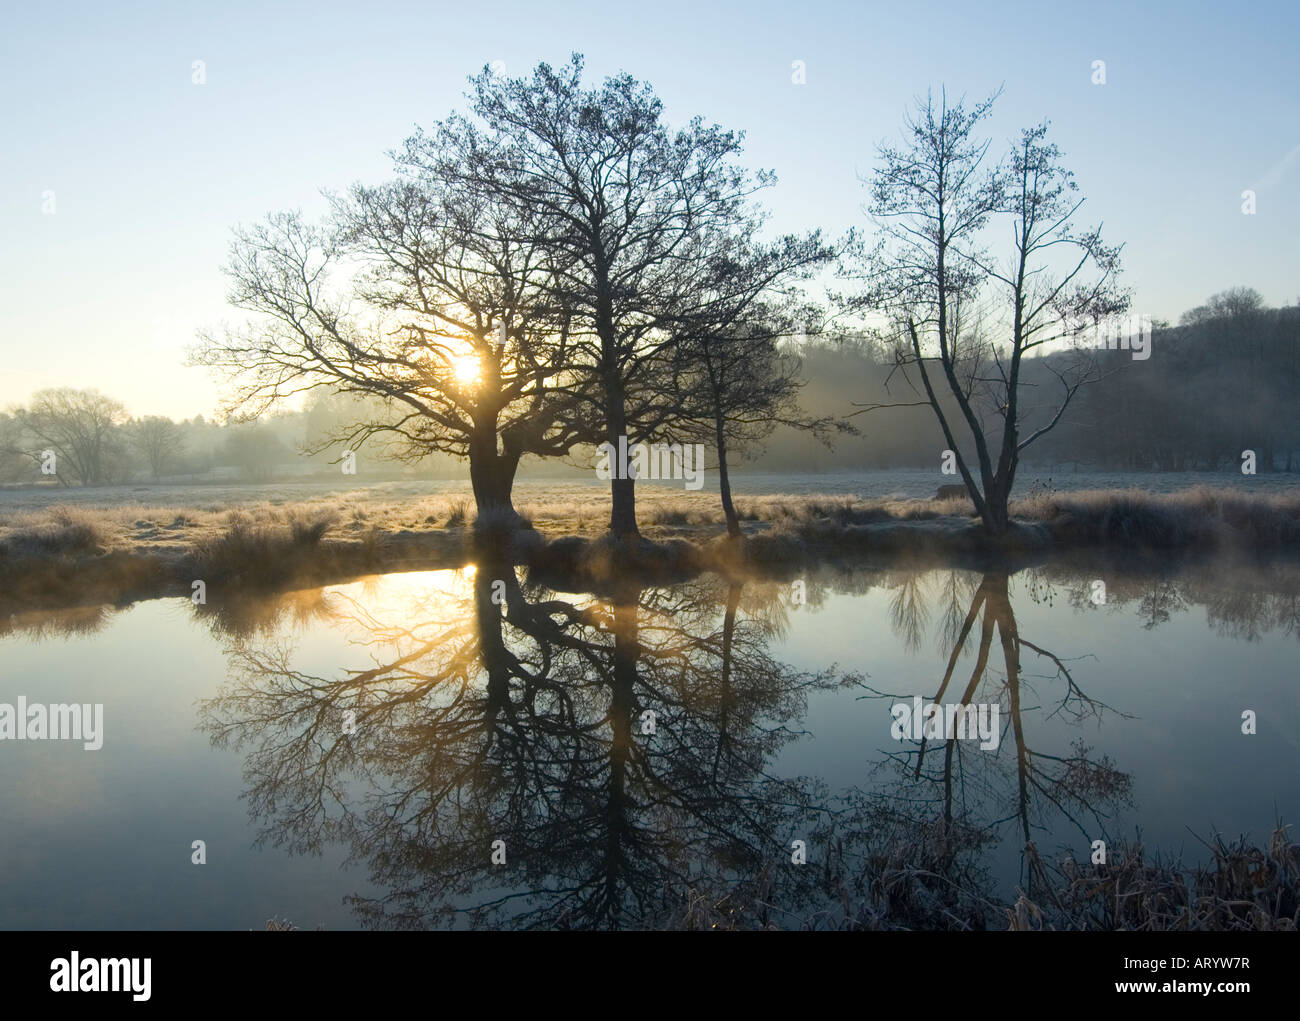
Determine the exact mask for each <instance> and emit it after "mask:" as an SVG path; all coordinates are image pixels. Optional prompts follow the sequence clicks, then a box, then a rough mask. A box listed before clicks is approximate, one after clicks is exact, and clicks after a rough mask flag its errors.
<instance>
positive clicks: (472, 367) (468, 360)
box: [451, 355, 479, 386]
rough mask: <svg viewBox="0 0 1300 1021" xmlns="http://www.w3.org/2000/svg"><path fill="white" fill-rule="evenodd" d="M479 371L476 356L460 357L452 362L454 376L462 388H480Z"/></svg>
mask: <svg viewBox="0 0 1300 1021" xmlns="http://www.w3.org/2000/svg"><path fill="white" fill-rule="evenodd" d="M478 369H479V366H478V358H477V357H476V356H475V355H460V356H459V357H456V358H453V359H452V361H451V371H452V374H453V375H454V376H455V377H456V382H457V383H459V384H460V385H461V386H478V381H479V379H478Z"/></svg>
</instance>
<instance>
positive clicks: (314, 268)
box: [194, 179, 572, 512]
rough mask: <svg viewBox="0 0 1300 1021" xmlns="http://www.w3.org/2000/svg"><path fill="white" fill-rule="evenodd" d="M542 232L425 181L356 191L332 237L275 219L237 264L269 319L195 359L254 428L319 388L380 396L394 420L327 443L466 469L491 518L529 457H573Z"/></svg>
mask: <svg viewBox="0 0 1300 1021" xmlns="http://www.w3.org/2000/svg"><path fill="white" fill-rule="evenodd" d="M522 215H523V216H526V215H527V214H526V213H524V214H522ZM533 233H535V231H532V230H528V229H524V228H523V227H522V226H521V222H520V220H519V219H517V218H514V216H513V212H512V210H510V209H507V208H503V207H492V208H489V207H487V206H485V204H484V203H483V202H482V201H481V200H479V199H478V198H477V197H476V196H473V195H470V194H467V193H465V192H463V191H461V192H453V191H452V190H451V189H448V188H443V187H440V186H439V185H438V183H437V182H434V181H431V180H427V179H426V180H424V181H418V182H417V181H412V180H403V181H397V182H394V183H392V184H389V185H386V186H383V187H379V188H364V187H356V188H354V189H352V190H351V192H350V193H349V194H348V195H346V196H344V197H341V198H338V199H336V200H335V201H334V204H333V210H332V213H331V215H330V217H329V218H327V220H326V221H325V223H324V224H323V225H321V226H313V225H309V224H307V223H305V222H304V221H303V219H302V217H301V216H300V215H299V214H297V213H281V214H276V215H273V216H270V217H268V219H267V221H266V222H265V223H262V224H258V225H256V226H253V227H249V228H244V229H241V230H239V231H238V232H237V235H236V240H235V242H234V244H233V246H232V249H231V261H230V264H229V266H228V267H227V273H228V275H229V276H230V278H231V279H232V281H233V284H234V287H233V290H232V292H231V296H230V300H231V302H232V303H233V304H234V305H236V306H237V307H239V308H243V309H246V310H248V311H250V312H253V313H255V314H256V315H257V321H256V322H255V323H254V324H252V325H250V326H249V327H246V328H244V329H242V330H237V331H228V332H227V333H226V334H225V335H224V336H222V337H216V336H213V335H211V334H208V335H205V336H204V337H203V338H202V341H201V343H200V345H199V347H198V349H197V350H196V351H195V354H194V360H195V361H197V362H198V363H200V364H206V365H209V366H212V367H214V368H216V369H217V370H218V371H220V372H221V373H222V374H224V375H225V376H226V377H227V378H228V379H229V380H231V381H232V382H233V383H234V384H235V387H234V389H233V391H232V393H231V395H230V397H229V400H228V403H227V411H228V412H237V413H239V414H240V415H242V416H246V417H255V416H256V415H258V414H261V413H262V412H264V411H266V410H267V409H269V408H270V407H272V406H274V405H275V404H276V403H278V402H280V401H281V400H283V399H284V398H286V397H289V396H291V395H293V394H296V393H301V392H304V391H311V390H316V389H318V388H324V389H326V390H328V391H329V392H332V393H336V394H350V395H358V396H371V397H375V398H379V399H380V400H381V401H382V402H384V403H383V406H384V407H385V408H386V409H387V410H388V412H389V414H387V415H386V416H375V415H370V416H368V417H366V418H365V419H364V420H359V421H356V422H353V423H350V424H348V425H346V426H345V427H343V428H342V429H340V430H338V431H337V432H336V433H335V434H333V435H331V436H330V437H329V438H328V439H327V440H326V442H325V446H330V445H344V444H345V445H347V446H349V447H351V448H356V447H359V446H360V445H361V444H363V443H365V442H366V441H367V440H368V439H370V438H372V437H382V438H383V439H384V440H387V441H389V442H388V444H387V450H388V452H389V453H391V454H392V456H395V457H397V458H398V459H401V460H406V461H409V462H413V461H417V460H419V459H420V458H422V457H424V456H426V455H427V454H429V453H431V452H435V451H436V452H444V453H450V454H453V455H456V456H467V457H468V458H469V461H470V478H471V482H472V484H473V487H474V494H475V498H476V503H477V504H478V507H479V510H480V512H482V511H484V510H486V509H487V508H489V507H493V506H496V507H503V508H506V509H509V507H510V503H511V501H510V491H511V486H512V484H513V481H514V475H515V470H516V468H517V466H518V463H519V460H520V458H521V457H522V456H523V455H524V454H526V453H537V454H555V453H563V452H565V451H566V450H567V449H568V448H569V447H570V446H571V445H572V440H571V439H570V438H569V434H568V433H566V432H565V431H564V429H563V427H561V426H558V425H557V419H556V416H555V414H554V412H555V401H554V400H552V397H551V395H550V393H549V392H548V391H547V389H546V380H547V379H548V377H550V376H552V375H554V374H555V373H557V372H558V371H559V369H560V367H561V366H562V364H563V362H564V359H565V351H566V344H567V336H568V331H567V326H566V324H565V322H564V320H563V317H562V316H559V315H554V314H552V308H551V306H550V305H549V304H545V303H544V300H543V299H544V298H545V295H546V294H547V293H549V292H546V291H543V290H542V289H541V287H540V283H539V280H540V274H542V273H544V272H545V271H544V270H543V269H542V268H541V267H540V266H539V265H538V258H537V254H536V250H535V246H534V245H533V243H532V242H531V241H530V240H529V237H530V236H531V235H532V234H533ZM357 407H358V408H370V407H373V403H372V402H359V403H358V404H357Z"/></svg>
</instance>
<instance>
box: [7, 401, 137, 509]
mask: <svg viewBox="0 0 1300 1021" xmlns="http://www.w3.org/2000/svg"><path fill="white" fill-rule="evenodd" d="M17 417H18V418H19V419H21V421H22V423H23V425H24V427H25V428H26V429H27V431H28V432H30V433H31V434H32V435H33V436H34V437H36V439H37V440H38V441H39V442H40V443H43V444H45V445H46V447H47V448H48V449H50V450H53V451H54V452H55V454H56V455H57V456H56V466H57V470H56V472H55V477H56V478H57V479H58V480H59V482H60V483H61V484H63V485H65V486H66V485H67V484H68V480H69V479H70V478H71V479H74V480H75V481H77V482H78V483H80V484H81V485H83V486H91V485H99V484H101V483H104V482H108V481H112V480H113V478H114V477H115V476H116V475H117V474H119V472H120V470H121V467H122V457H121V453H122V451H121V445H120V443H119V442H118V439H117V437H116V435H115V434H116V430H117V427H118V426H119V425H121V424H122V423H123V422H125V421H126V417H127V416H126V407H125V406H124V405H123V404H122V403H121V402H120V401H116V400H114V399H113V398H111V397H107V396H105V395H104V394H101V393H100V392H99V391H98V390H93V389H92V390H74V389H72V388H70V387H56V388H54V389H49V390H38V391H37V392H36V393H34V394H33V395H32V399H31V402H30V403H29V404H28V406H27V407H26V408H25V409H20V410H19V411H18V412H17Z"/></svg>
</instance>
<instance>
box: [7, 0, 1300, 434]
mask: <svg viewBox="0 0 1300 1021" xmlns="http://www.w3.org/2000/svg"><path fill="white" fill-rule="evenodd" d="M121 6H123V7H125V6H127V5H121ZM103 7H104V5H101V4H89V3H87V4H59V3H54V4H42V5H36V4H25V5H11V6H10V8H9V9H8V10H7V12H6V14H5V24H4V30H3V35H2V36H0V96H3V97H4V98H3V101H2V102H3V114H2V115H0V116H2V118H3V120H2V121H0V137H2V138H3V145H4V156H5V158H4V160H3V162H2V163H0V229H2V231H3V233H2V234H0V309H3V340H0V344H2V345H3V359H2V361H0V407H3V406H7V405H8V404H10V403H13V402H16V401H21V400H22V399H24V398H25V397H26V396H27V395H28V394H29V393H30V392H31V391H32V390H34V389H36V388H38V387H41V386H51V385H73V386H97V387H99V388H100V389H101V390H104V391H106V392H108V393H111V394H113V395H114V396H117V397H118V398H120V399H122V400H124V401H125V402H126V403H127V405H128V407H129V408H130V409H131V411H132V412H134V413H137V414H145V413H158V414H169V415H173V416H177V417H181V416H184V417H189V416H192V415H194V414H200V413H201V414H210V413H211V412H212V410H213V407H214V404H215V401H216V396H217V390H216V387H215V385H214V384H213V383H212V382H211V381H210V380H209V378H208V377H207V376H206V374H205V373H204V371H203V370H200V369H191V368H185V367H184V366H183V365H182V364H181V363H182V359H183V348H184V346H185V345H186V344H188V343H189V342H190V341H191V339H192V337H193V332H194V330H195V329H196V328H197V327H199V326H204V325H217V324H219V323H220V322H221V321H222V320H223V319H225V320H229V319H233V318H236V314H235V313H233V312H232V311H231V310H228V309H227V308H226V307H225V303H224V295H225V281H224V278H223V277H222V276H221V274H220V271H219V270H220V266H221V264H222V263H223V262H224V261H225V257H226V247H227V244H228V240H229V231H230V228H231V227H232V226H233V225H234V224H235V223H237V222H240V221H243V220H250V219H255V218H258V217H260V216H262V215H263V214H264V213H266V212H268V211H270V210H273V209H280V208H286V207H293V206H302V207H304V208H305V209H308V210H311V209H316V208H319V206H320V200H319V197H318V190H319V189H320V188H322V187H325V188H337V187H342V186H345V185H347V184H349V183H350V182H352V181H354V180H364V181H376V180H380V179H383V178H384V177H386V176H388V174H389V165H388V160H387V158H386V156H385V152H386V150H388V149H390V148H393V147H395V146H397V145H398V144H399V143H400V142H401V141H402V139H403V138H405V137H406V135H407V134H409V133H410V130H411V129H412V127H413V126H414V125H415V124H417V123H427V122H428V121H430V120H432V119H434V118H438V117H442V116H445V115H446V114H447V113H448V111H449V110H450V109H451V108H453V107H455V106H458V105H463V101H462V93H463V91H464V88H465V79H466V76H467V75H469V74H471V73H473V72H475V71H477V70H478V69H480V68H481V67H482V65H483V64H485V63H487V62H490V61H493V60H502V61H504V62H505V64H506V70H507V72H508V73H510V74H517V73H522V72H525V71H527V70H528V69H529V68H531V66H532V65H534V64H535V63H537V61H539V60H547V61H549V62H551V63H552V64H559V63H563V62H564V61H565V60H567V58H568V54H569V53H570V51H572V50H579V51H582V52H583V53H585V54H586V58H587V68H588V74H589V75H590V76H591V77H592V78H593V79H595V78H597V77H598V76H602V75H604V74H607V73H612V72H614V71H618V70H627V71H629V72H631V73H632V74H634V75H635V76H637V77H639V78H643V79H646V80H648V81H650V82H651V83H652V84H653V85H654V86H655V88H656V89H657V90H658V92H659V95H660V96H661V97H662V98H663V99H664V102H665V105H666V107H667V110H668V113H669V115H670V117H671V118H672V119H674V120H678V121H680V120H684V119H685V118H687V117H689V116H692V115H694V114H700V115H702V116H703V117H705V118H706V119H707V120H710V121H716V122H718V123H721V124H723V125H724V126H726V127H731V128H738V129H743V130H745V131H746V132H747V136H748V137H747V144H746V157H745V158H746V160H747V161H749V162H750V163H751V164H752V165H753V166H756V167H757V166H763V167H769V168H772V169H774V170H776V171H777V173H778V175H779V176H780V179H781V180H780V183H779V185H778V186H777V187H776V188H775V189H773V190H771V191H769V192H768V193H767V196H766V203H767V205H768V206H769V208H770V209H771V211H772V212H773V223H774V226H776V227H779V228H783V229H806V228H810V227H816V226H820V227H822V228H823V229H825V230H826V231H827V232H828V233H829V234H830V235H832V236H836V235H838V234H839V233H840V232H841V231H843V230H844V229H845V228H847V227H849V226H850V225H853V224H862V223H864V217H863V214H862V212H861V204H862V201H863V199H864V193H863V190H862V188H861V185H860V184H859V182H858V177H857V175H858V174H859V173H866V172H869V171H870V169H871V167H872V154H873V151H874V146H875V144H876V142H877V141H879V140H880V139H882V138H885V137H897V133H898V130H899V125H900V122H901V118H902V115H903V113H904V111H905V109H906V107H907V106H908V104H909V103H910V102H911V100H912V98H913V97H914V96H915V95H917V94H918V93H923V92H924V91H925V90H926V89H927V88H928V87H932V86H933V87H936V88H937V87H939V86H941V85H946V86H947V88H948V90H949V92H950V93H962V92H965V93H968V94H970V95H973V96H975V95H984V94H986V93H988V92H989V91H991V90H992V89H994V88H996V87H997V86H998V85H1000V84H1002V83H1005V86H1006V90H1005V92H1004V94H1003V97H1002V99H1001V100H1000V101H999V103H998V107H997V111H996V115H995V119H994V124H993V128H994V131H995V132H996V134H997V135H999V136H1001V137H1002V138H1009V137H1011V136H1012V135H1014V133H1015V132H1016V131H1017V130H1018V129H1019V128H1020V127H1021V126H1027V125H1028V124H1030V123H1033V122H1035V121H1037V120H1039V119H1041V118H1043V117H1048V118H1050V119H1051V120H1052V122H1053V137H1054V139H1055V141H1056V142H1057V144H1058V145H1060V146H1061V148H1062V149H1063V150H1065V152H1066V155H1067V163H1068V165H1069V166H1071V167H1072V169H1074V171H1075V172H1076V175H1077V177H1078V180H1079V183H1080V186H1081V188H1082V191H1083V193H1084V194H1085V195H1086V196H1087V197H1088V204H1087V207H1086V208H1087V209H1088V211H1089V219H1090V220H1094V221H1095V220H1098V219H1100V220H1103V221H1104V222H1105V225H1106V232H1107V234H1108V236H1109V237H1110V239H1111V240H1116V241H1124V242H1126V244H1127V248H1126V277H1125V278H1126V281H1127V282H1128V283H1129V284H1130V285H1131V286H1132V287H1133V288H1134V290H1135V294H1136V302H1135V311H1138V312H1140V313H1144V314H1149V315H1152V316H1155V317H1164V318H1169V319H1176V318H1177V316H1178V315H1179V314H1180V313H1181V312H1182V311H1183V310H1184V309H1186V308H1188V307H1190V306H1192V305H1194V304H1197V303H1199V302H1200V301H1202V300H1203V299H1204V298H1205V297H1207V296H1208V295H1209V294H1211V293H1212V292H1214V291H1216V290H1221V289H1223V288H1225V287H1229V286H1233V285H1238V284H1243V285H1249V286H1253V287H1256V288H1257V289H1258V290H1259V291H1260V292H1261V293H1262V294H1263V295H1264V297H1265V299H1266V301H1268V302H1269V303H1270V304H1289V303H1294V302H1295V301H1296V300H1297V297H1300V273H1297V272H1296V269H1297V259H1296V254H1295V253H1296V247H1297V246H1296V240H1295V239H1296V237H1297V234H1298V232H1300V198H1298V197H1297V193H1298V190H1300V105H1298V104H1297V99H1300V63H1298V62H1297V59H1296V50H1295V47H1296V39H1297V37H1298V34H1300V33H1298V31H1297V30H1298V29H1300V13H1298V12H1300V5H1297V4H1296V3H1294V2H1293V0H1265V2H1262V3H1256V4H1251V5H1249V6H1248V7H1245V8H1243V7H1242V6H1240V5H1237V4H1230V3H1227V2H1221V3H1174V2H1168V3H1114V4H1112V3H1077V4H1068V5H1064V4H1043V3H1041V2H1038V3H1033V2H1027V3H1015V2H1010V0H996V2H987V3H980V4H967V3H961V4H958V3H957V2H955V0H951V2H949V3H887V4H886V3H847V2H844V3H816V2H814V3H796V2H793V0H791V2H788V3H770V2H749V3H728V4H718V3H706V2H702V0H695V2H690V3H678V2H659V3H654V4H628V3H613V2H605V3H564V2H552V3H547V4H540V3H536V2H535V0H534V2H531V3H515V2H508V0H498V2H492V3H487V4H472V5H471V4H467V5H464V6H461V5H451V4H441V3H390V2H383V0H372V2H368V3H365V4H355V3H351V4H343V3H312V4H301V5H299V4H293V5H290V4H277V3H271V2H262V3H255V4H254V3H242V2H225V3H220V4H204V5H194V4H188V3H186V4H177V3H168V4H163V3H156V4H152V3H141V4H131V5H129V8H130V9H129V10H124V11H120V12H110V11H108V10H105V9H103ZM1049 8H1050V9H1049ZM194 60H203V61H205V62H206V75H207V82H206V84H204V85H201V86H199V85H194V84H192V82H191V63H192V61H194ZM795 60H802V61H804V62H805V64H806V67H807V84H806V85H803V86H796V85H794V84H792V83H791V62H792V61H795ZM1094 60H1104V61H1105V62H1106V75H1107V83H1106V84H1105V85H1094V84H1092V81H1091V78H1092V69H1091V64H1092V62H1093V61H1094ZM1247 188H1253V189H1255V190H1256V191H1257V195H1258V197H1257V203H1258V206H1257V208H1258V212H1257V214H1256V215H1254V216H1245V215H1243V214H1242V213H1241V197H1240V196H1241V192H1242V191H1243V190H1244V189H1247ZM47 191H53V192H54V200H55V212H54V214H53V215H47V214H44V213H43V212H42V196H43V194H44V193H45V192H47Z"/></svg>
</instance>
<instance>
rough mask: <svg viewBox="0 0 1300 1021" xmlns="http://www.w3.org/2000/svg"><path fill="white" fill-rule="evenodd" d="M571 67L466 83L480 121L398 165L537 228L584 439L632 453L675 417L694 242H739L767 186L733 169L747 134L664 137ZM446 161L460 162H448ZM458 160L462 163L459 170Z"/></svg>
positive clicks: (640, 113)
mask: <svg viewBox="0 0 1300 1021" xmlns="http://www.w3.org/2000/svg"><path fill="white" fill-rule="evenodd" d="M582 70H583V61H582V58H581V56H580V55H578V54H574V55H573V58H572V60H571V61H570V63H569V65H568V66H567V67H565V68H562V69H560V70H558V71H557V70H555V69H552V68H551V67H550V66H549V65H547V64H539V65H538V66H537V68H536V70H535V71H534V72H533V75H532V77H531V78H527V79H525V78H513V79H511V78H505V77H502V76H499V75H495V74H492V73H491V72H490V71H488V70H486V69H485V71H484V73H483V74H481V75H479V76H478V77H476V78H475V79H473V87H474V92H473V95H472V97H471V98H472V113H473V115H474V117H475V118H476V120H474V121H471V120H469V119H467V118H464V117H459V116H456V117H451V118H449V119H448V120H446V121H444V122H442V123H441V124H438V125H436V126H435V128H434V129H433V130H432V131H431V132H427V133H425V132H422V133H419V134H417V135H415V136H414V137H412V138H411V139H409V140H408V142H407V146H406V151H405V154H404V159H405V161H406V162H407V163H408V164H409V165H411V166H413V167H416V168H419V169H421V170H422V171H424V172H426V173H429V174H431V175H433V176H435V177H438V178H441V179H445V180H460V181H461V183H462V184H463V185H464V186H465V187H466V188H468V189H469V190H470V191H472V192H475V193H478V194H486V195H490V196H492V197H493V199H494V201H500V202H503V203H506V204H509V205H511V206H513V207H514V208H516V209H519V210H529V211H531V212H533V213H534V214H536V215H537V217H538V218H537V220H536V221H534V222H535V223H536V224H537V227H538V233H537V234H536V238H537V240H538V242H539V243H540V244H542V245H543V246H544V247H545V248H546V250H547V251H548V252H549V253H550V264H551V265H553V266H554V267H555V268H556V272H555V274H554V275H553V277H552V282H553V285H554V288H555V290H554V296H555V303H556V304H557V305H558V306H559V307H561V308H563V309H564V310H565V312H566V313H567V314H569V315H571V316H572V327H571V330H572V333H571V337H572V342H573V345H574V352H573V353H574V355H575V356H576V357H575V360H574V362H573V364H574V366H575V369H576V370H577V371H578V373H579V376H578V378H577V379H575V380H574V381H573V383H572V384H571V385H570V387H569V388H568V389H567V391H566V392H567V393H568V395H569V396H570V397H572V398H573V400H574V401H575V402H576V404H575V406H576V407H578V408H580V409H584V410H582V411H580V412H579V413H578V414H576V415H575V416H574V417H575V421H579V422H585V423H587V428H588V429H589V432H588V435H587V437H586V438H587V440H588V441H589V442H601V441H605V442H609V443H611V444H615V445H617V444H618V442H619V440H620V438H623V437H626V438H627V442H629V443H633V442H639V441H642V440H645V439H648V438H650V437H651V436H652V435H653V434H654V432H655V431H656V430H657V429H659V428H661V427H662V426H663V425H664V424H665V423H666V422H668V421H670V420H671V419H672V418H673V417H674V415H675V414H676V408H675V395H673V394H672V393H670V392H668V390H667V388H666V387H664V386H663V385H662V380H663V379H664V374H665V372H666V371H668V370H669V369H670V366H671V358H670V355H671V352H672V349H673V345H674V344H675V343H676V342H677V339H678V334H677V333H676V332H675V329H674V323H675V322H676V321H677V319H678V317H680V316H681V315H682V314H683V313H684V312H685V311H686V310H688V309H689V308H690V306H691V302H692V300H693V295H692V288H693V286H694V284H695V282H696V280H697V274H698V270H699V265H700V264H699V261H698V260H699V257H700V254H701V251H702V244H703V241H702V239H704V238H705V237H706V236H707V235H709V234H710V233H712V232H720V233H723V234H726V233H728V232H729V231H735V230H739V229H742V228H743V226H744V224H745V223H746V222H747V220H746V213H747V210H748V203H749V200H750V198H751V196H752V195H753V193H754V192H755V191H756V190H758V189H760V188H762V187H765V186H767V185H768V184H770V183H772V180H773V178H772V176H771V175H770V174H766V173H759V174H751V173H749V172H747V171H745V170H743V169H741V168H740V167H738V166H737V165H736V164H735V163H734V157H735V156H736V155H737V154H738V153H739V152H740V149H741V140H742V137H743V136H741V135H738V134H736V133H734V132H730V131H724V130H722V129H721V128H720V127H718V126H716V125H713V126H707V127H706V126H705V125H704V123H703V122H702V121H701V120H700V119H699V118H696V119H694V120H692V121H690V122H689V123H688V124H687V125H686V126H685V127H683V128H681V129H678V130H671V129H670V128H669V127H668V125H667V124H665V122H664V118H663V111H662V103H661V102H660V100H659V99H658V98H657V97H656V96H655V94H654V92H653V91H652V90H651V89H650V87H649V86H648V85H646V84H644V83H642V82H638V81H636V80H635V79H633V78H632V77H630V76H629V75H626V74H620V75H617V76H615V77H612V78H608V79H606V80H605V81H604V82H603V83H602V84H601V85H600V86H599V87H598V88H595V89H591V88H586V87H584V86H583V83H582ZM449 153H454V154H456V155H455V157H454V158H448V154H449ZM461 154H468V157H469V158H468V159H466V158H462V156H461ZM617 474H618V473H613V475H612V476H611V481H610V490H611V500H612V510H611V514H610V532H611V534H612V535H613V536H614V537H616V538H620V539H632V538H635V537H636V536H637V534H638V532H637V525H636V497H635V480H634V479H631V478H628V479H620V478H618V477H617Z"/></svg>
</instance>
